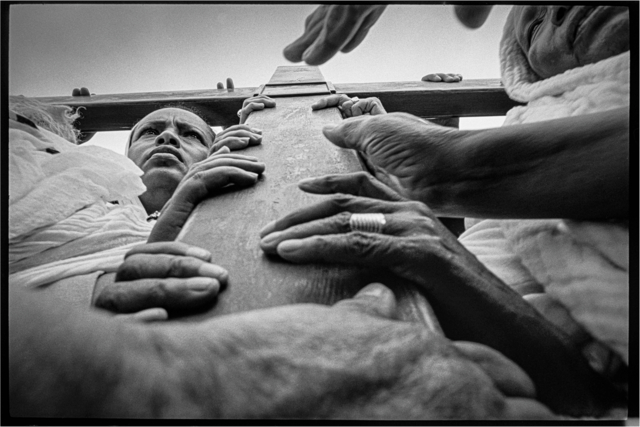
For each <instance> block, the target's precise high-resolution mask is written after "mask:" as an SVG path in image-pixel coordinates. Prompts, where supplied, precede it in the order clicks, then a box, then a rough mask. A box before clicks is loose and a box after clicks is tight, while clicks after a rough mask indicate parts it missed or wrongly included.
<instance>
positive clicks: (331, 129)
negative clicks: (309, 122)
mask: <svg viewBox="0 0 640 427" xmlns="http://www.w3.org/2000/svg"><path fill="white" fill-rule="evenodd" d="M337 127H338V126H336V125H328V126H325V127H323V128H322V133H323V134H324V136H327V135H328V134H331V133H333V132H334V131H335V130H336V128H337Z"/></svg>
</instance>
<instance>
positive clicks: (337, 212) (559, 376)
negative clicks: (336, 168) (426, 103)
mask: <svg viewBox="0 0 640 427" xmlns="http://www.w3.org/2000/svg"><path fill="white" fill-rule="evenodd" d="M352 120H353V119H352ZM299 186H300V188H301V189H302V190H304V191H309V192H313V193H318V194H330V193H333V192H341V193H344V194H336V195H334V196H332V197H330V198H328V199H326V200H324V201H321V202H318V203H316V204H314V205H312V206H309V207H306V208H302V209H298V210H296V211H294V212H292V213H291V214H289V215H286V216H284V217H283V218H281V219H279V220H277V221H274V222H272V223H270V224H268V225H267V226H265V227H264V228H263V229H262V230H261V232H260V236H261V237H262V240H261V242H260V246H261V247H262V249H263V250H264V251H265V252H266V253H268V254H277V255H279V256H280V257H281V258H283V259H285V260H288V261H291V262H294V263H315V262H321V263H322V262H328V263H347V264H350V265H358V266H363V267H366V268H369V269H378V268H386V269H387V270H389V271H391V272H392V273H393V274H395V275H396V276H399V277H402V278H404V279H406V280H408V281H410V282H412V283H414V284H415V285H416V286H418V287H419V288H421V289H422V290H423V292H424V293H425V295H426V296H427V298H428V299H429V302H430V303H431V304H432V305H433V307H434V311H435V313H436V315H437V316H438V321H439V323H440V325H441V326H442V329H443V330H444V331H445V333H446V334H447V336H448V337H452V338H454V339H461V340H465V341H473V342H477V343H481V344H484V345H487V346H490V347H491V348H494V349H496V350H497V351H499V352H501V353H502V354H504V355H505V356H507V357H508V358H510V359H511V360H513V361H514V362H515V363H517V364H518V365H519V366H520V367H522V368H523V369H524V370H525V371H526V372H527V374H528V375H529V376H530V377H531V378H532V380H533V381H534V383H535V384H536V387H537V388H538V392H539V398H540V401H542V402H544V403H545V404H546V405H548V406H549V407H550V408H551V409H553V410H555V411H558V412H559V413H564V414H570V415H577V414H602V413H603V411H604V410H605V409H606V408H609V407H611V405H612V404H617V403H615V402H617V400H618V399H620V396H619V395H618V393H616V392H615V390H614V389H613V388H612V387H611V385H610V384H609V383H607V382H606V380H604V379H603V378H601V377H599V376H597V375H596V374H595V373H594V372H593V371H591V370H590V368H589V366H588V365H587V364H586V362H585V360H584V359H583V358H582V357H581V355H580V354H579V352H578V351H577V350H576V347H575V346H574V345H573V343H572V342H571V341H570V340H569V339H568V337H567V336H566V335H565V334H563V333H561V332H560V330H559V329H557V328H556V327H555V326H553V325H552V324H550V323H549V321H547V320H546V319H544V318H543V317H542V316H540V314H538V313H537V312H536V310H535V309H534V308H532V307H531V305H529V304H528V303H527V302H525V301H524V300H523V299H522V297H521V296H520V295H519V294H517V293H516V292H515V291H513V290H511V289H510V288H508V287H507V286H506V285H505V284H504V283H503V282H502V281H500V280H499V279H498V278H497V277H496V276H494V275H493V274H492V273H491V272H489V270H487V268H486V267H485V266H484V265H483V264H481V263H480V262H479V261H478V259H477V258H476V257H475V256H473V255H472V254H471V253H470V252H468V251H467V250H466V249H465V248H464V247H463V246H462V245H461V244H460V243H459V242H458V240H457V239H456V238H455V236H454V235H453V234H451V233H450V232H449V231H448V230H447V229H446V228H445V227H444V226H443V225H442V224H441V223H440V221H439V220H438V219H437V218H436V217H435V215H434V214H433V212H431V211H430V210H429V208H427V206H426V205H424V204H422V203H419V202H406V201H401V202H394V201H388V200H397V199H398V197H399V196H398V195H394V192H393V191H392V190H390V189H387V190H384V188H383V187H384V186H383V185H382V184H373V181H372V179H371V178H365V177H363V176H362V173H358V174H351V175H343V176H339V175H333V176H327V177H319V178H314V179H307V180H304V181H302V182H300V183H299ZM352 194H358V195H364V196H374V197H377V198H379V199H382V200H379V199H372V198H368V197H356V196H353V195H352ZM352 213H382V214H384V216H385V220H386V223H385V224H384V226H383V229H382V231H381V232H378V233H371V232H361V231H355V232H354V231H351V226H350V223H349V219H350V217H351V214H352Z"/></svg>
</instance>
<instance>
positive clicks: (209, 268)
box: [198, 263, 228, 279]
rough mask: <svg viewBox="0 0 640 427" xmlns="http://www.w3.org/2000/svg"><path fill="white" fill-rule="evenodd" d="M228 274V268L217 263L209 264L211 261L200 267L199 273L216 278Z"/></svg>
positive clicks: (224, 276) (221, 277)
mask: <svg viewBox="0 0 640 427" xmlns="http://www.w3.org/2000/svg"><path fill="white" fill-rule="evenodd" d="M227 274H228V273H227V270H225V269H224V268H222V267H220V266H217V265H215V264H209V263H207V264H202V265H201V266H200V268H198V275H200V276H204V277H214V278H216V279H218V278H220V279H223V278H226V276H227Z"/></svg>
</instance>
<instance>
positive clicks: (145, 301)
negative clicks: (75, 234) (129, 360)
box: [92, 242, 228, 321]
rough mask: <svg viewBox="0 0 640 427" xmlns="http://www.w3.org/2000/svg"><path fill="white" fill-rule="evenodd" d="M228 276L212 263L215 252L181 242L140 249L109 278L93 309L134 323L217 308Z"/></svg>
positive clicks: (105, 277) (101, 282)
mask: <svg viewBox="0 0 640 427" xmlns="http://www.w3.org/2000/svg"><path fill="white" fill-rule="evenodd" d="M227 277H228V273H227V271H226V270H225V269H223V268H222V267H219V266H217V265H215V264H212V263H211V253H210V252H209V251H207V250H205V249H202V248H199V247H196V246H191V245H187V244H186V243H181V242H158V243H147V244H143V245H139V246H136V247H134V248H133V249H131V250H130V251H129V252H127V254H126V255H125V260H124V262H123V263H122V264H121V265H120V267H119V268H118V272H117V273H116V274H115V277H114V276H113V275H109V274H106V275H103V276H101V277H100V279H99V280H98V283H97V285H96V288H95V289H94V294H93V298H92V300H93V305H94V306H96V307H98V308H102V309H105V310H109V311H111V312H114V313H135V314H131V315H128V317H129V318H131V319H132V320H139V321H154V320H165V319H166V318H167V317H168V313H167V311H181V310H188V309H189V310H192V309H197V308H199V307H202V306H205V305H207V304H211V302H212V301H213V300H215V298H216V296H217V295H218V292H219V291H220V290H221V287H223V286H224V285H225V284H226V282H227Z"/></svg>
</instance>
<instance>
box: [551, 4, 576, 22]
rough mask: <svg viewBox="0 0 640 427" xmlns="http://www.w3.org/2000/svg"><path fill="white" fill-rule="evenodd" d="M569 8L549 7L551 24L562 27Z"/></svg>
mask: <svg viewBox="0 0 640 427" xmlns="http://www.w3.org/2000/svg"><path fill="white" fill-rule="evenodd" d="M569 9H571V6H551V22H552V23H553V25H555V26H560V25H562V22H564V18H566V16H567V12H569Z"/></svg>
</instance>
